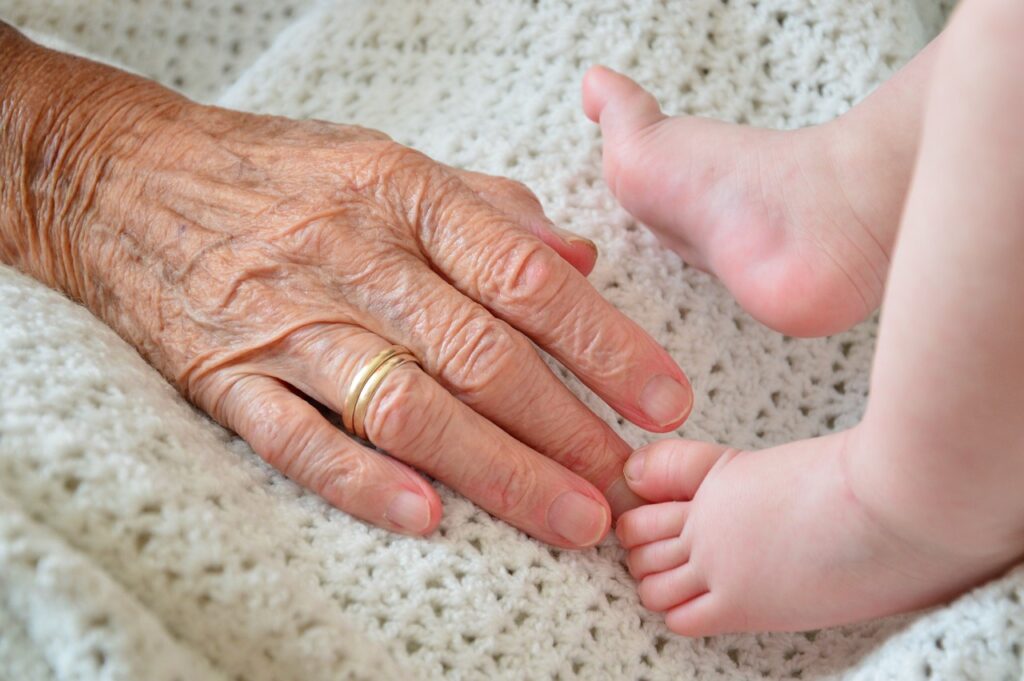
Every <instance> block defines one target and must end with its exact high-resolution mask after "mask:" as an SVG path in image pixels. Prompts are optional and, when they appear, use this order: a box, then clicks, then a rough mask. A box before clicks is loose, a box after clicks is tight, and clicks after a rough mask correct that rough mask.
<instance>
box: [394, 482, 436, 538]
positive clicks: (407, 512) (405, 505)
mask: <svg viewBox="0 0 1024 681" xmlns="http://www.w3.org/2000/svg"><path fill="white" fill-rule="evenodd" d="M384 518H385V519H386V520H388V521H390V522H391V523H393V524H395V525H397V526H398V527H399V528H401V529H403V530H405V531H406V532H412V533H414V534H420V533H422V532H423V531H424V530H425V529H427V527H428V526H429V525H430V504H428V503H427V500H426V499H425V498H423V495H422V494H416V493H415V492H409V491H407V490H402V491H401V492H399V493H398V494H396V495H395V498H394V499H392V500H391V504H390V505H389V506H388V510H387V511H385V512H384Z"/></svg>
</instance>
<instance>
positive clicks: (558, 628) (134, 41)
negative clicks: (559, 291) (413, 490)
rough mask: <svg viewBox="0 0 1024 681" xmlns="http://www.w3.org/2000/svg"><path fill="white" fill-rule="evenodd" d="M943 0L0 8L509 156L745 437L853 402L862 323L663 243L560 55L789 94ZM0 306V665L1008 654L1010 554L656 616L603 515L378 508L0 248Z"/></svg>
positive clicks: (718, 107) (461, 675) (466, 158)
mask: <svg viewBox="0 0 1024 681" xmlns="http://www.w3.org/2000/svg"><path fill="white" fill-rule="evenodd" d="M946 9H947V8H944V7H940V6H936V5H934V4H930V3H928V2H926V1H925V0H920V2H915V0H871V1H861V0H828V1H823V2H809V1H808V0H728V2H726V1H725V0H689V1H686V2H682V1H680V2H669V1H668V0H661V1H657V0H575V1H572V2H570V0H540V1H535V2H529V1H519V0H517V1H515V2H508V1H504V0H502V1H500V2H499V1H498V0H493V1H490V2H485V1H484V0H478V1H477V2H472V1H470V0H436V1H435V2H431V3H426V2H411V1H405V0H377V1H376V2H369V1H367V2H355V1H350V2H336V3H318V2H313V1H312V0H307V1H296V0H292V1H283V0H252V1H249V2H243V1H242V0H239V1H238V2H234V3H229V2H216V1H215V0H202V1H201V0H51V1H50V2H40V0H0V16H3V17H4V18H5V19H6V20H8V21H12V22H14V23H16V24H18V25H20V26H22V27H25V28H28V29H31V30H33V31H34V32H35V34H48V35H51V36H55V37H56V38H58V39H60V40H62V41H63V42H64V43H66V44H67V45H69V46H73V47H74V49H76V50H79V51H83V52H87V53H91V54H95V55H99V56H101V57H103V58H106V59H109V60H112V61H116V62H119V63H122V64H124V65H126V66H128V67H130V68H132V69H135V70H137V71H140V72H143V73H145V74H148V75H150V76H152V77H154V78H157V79H159V80H160V81H162V82H164V83H166V84H168V85H170V86H172V87H177V88H179V89H181V90H183V91H184V92H186V93H188V94H190V95H192V96H194V97H197V98H199V99H202V100H205V101H210V102H217V103H220V104H222V105H225V106H231V107H238V108H244V109H250V110H254V111H263V112H274V113H278V114H285V115H289V116H296V117H305V116H315V117H318V118H324V119H330V120H336V121H342V122H356V123H361V124H363V125H367V126H370V127H374V128H379V129H381V130H384V131H386V132H388V133H389V134H391V135H392V136H394V137H395V138H397V139H398V140H400V141H402V142H405V143H408V144H410V145H412V146H415V147H417V148H419V149H421V150H423V151H425V152H426V153H428V154H431V155H433V156H434V157H436V158H438V159H440V160H443V161H445V162H447V163H451V164H455V165H460V166H466V167H470V168H475V169H478V170H482V171H486V172H491V173H497V174H501V175H508V176H511V177H514V178H516V179H519V180H522V181H524V182H526V183H527V184H529V185H530V186H531V187H532V188H533V189H534V190H535V191H536V192H537V193H538V194H539V195H540V197H541V198H542V200H543V201H544V204H545V206H546V208H547V210H548V212H549V214H550V215H551V217H552V218H554V219H555V221H556V222H558V223H560V224H562V225H563V226H565V227H567V228H569V229H572V230H574V231H576V232H579V233H581V234H584V235H587V236H589V237H591V238H593V239H594V240H595V241H597V242H598V244H599V245H600V248H601V259H600V263H599V265H598V267H597V269H596V271H595V272H594V274H593V275H592V276H591V281H592V282H593V284H594V286H596V287H597V288H598V289H599V290H600V291H601V292H602V293H603V294H604V295H606V296H607V297H608V298H609V299H610V300H611V301H613V302H614V303H615V304H616V305H618V306H619V307H620V308H621V309H622V310H624V311H625V312H626V313H627V314H629V315H630V316H631V317H633V318H634V319H636V320H637V321H638V322H639V323H640V324H641V325H643V326H644V327H645V328H646V329H647V330H648V331H650V332H651V333H652V334H653V335H654V337H655V338H657V339H658V340H659V341H660V342H661V343H662V344H664V345H665V347H667V348H668V349H669V351H670V352H671V353H672V355H673V356H674V357H675V358H676V360H678V362H679V363H680V365H681V366H683V367H684V368H685V369H686V371H687V372H688V373H689V375H690V376H691V378H692V379H693V383H694V386H695V389H696V393H697V405H696V408H695V410H694V412H693V415H692V417H691V418H690V420H689V422H688V423H687V425H686V426H685V428H683V429H682V432H683V433H684V434H685V435H687V436H689V437H693V438H699V439H708V440H717V441H724V442H729V443H733V444H736V445H740V446H746V447H756V446H765V445H769V444H774V443H780V442H784V441H787V440H791V439H794V438H803V437H808V436H812V435H816V434H819V433H823V432H826V431H830V430H834V429H838V428H842V427H845V426H849V425H851V424H853V423H854V422H856V420H857V418H858V416H859V414H860V411H861V409H862V406H863V404H864V399H865V394H866V389H867V378H868V367H869V364H870V360H871V354H872V349H873V342H874V332H875V326H874V325H873V324H871V323H868V324H864V325H862V326H860V327H858V328H856V329H854V330H852V331H850V332H848V333H845V334H843V335H841V336H837V337H835V338H831V339H824V340H810V341H803V340H792V339H788V338H783V337H782V336H779V335H778V334H775V333H772V332H770V331H768V330H766V329H764V328H763V327H761V326H759V325H758V324H757V323H755V322H754V321H752V320H751V319H750V318H749V317H747V316H746V315H745V314H744V313H743V312H741V311H740V310H739V308H738V307H737V306H736V305H735V303H734V302H732V300H731V299H730V297H729V295H728V294H727V293H726V292H725V290H724V289H723V288H722V287H721V286H720V285H719V284H717V283H716V282H715V281H713V280H712V279H710V278H709V277H707V276H705V275H702V274H700V273H698V272H696V271H694V270H692V269H687V268H685V267H684V266H683V265H682V264H681V263H680V262H679V260H678V259H677V258H676V256H674V255H673V254H671V253H668V252H665V251H664V250H662V249H661V248H660V247H659V246H658V245H657V243H656V242H655V240H654V238H653V237H651V236H650V235H649V234H648V233H647V232H646V231H645V230H643V229H640V228H638V227H637V226H636V225H635V224H634V223H633V222H632V221H631V220H630V219H629V217H628V216H627V215H626V214H625V213H624V212H623V211H622V210H621V209H619V208H618V207H617V206H616V204H615V202H614V200H613V199H612V197H611V196H610V194H609V193H608V191H607V189H606V188H605V186H604V185H603V182H602V180H601V170H600V141H599V136H598V131H597V129H596V127H595V126H593V125H592V124H591V123H589V122H588V121H586V120H585V119H584V117H583V115H582V113H581V111H580V106H579V95H578V92H579V83H580V77H581V76H582V74H583V72H584V70H585V69H586V67H587V66H588V65H589V64H591V63H594V62H603V63H606V64H608V65H610V66H613V67H617V68H619V69H622V70H624V71H626V72H628V73H630V74H631V75H634V76H635V77H637V78H638V79H639V80H640V81H641V82H643V83H645V84H646V85H648V86H649V87H650V88H651V89H652V90H653V91H654V92H655V93H656V94H657V95H658V96H659V97H660V99H661V101H662V102H663V104H664V106H665V107H666V109H667V110H669V111H675V112H689V113H699V114H704V115H709V116H715V117H720V118H725V119H730V120H736V121H746V122H750V123H754V124H760V125H767V126H785V127H791V126H799V125H805V124H809V123H812V122H816V121H821V120H825V119H828V118H830V117H832V116H835V115H836V114H838V113H840V112H842V111H843V110H845V109H846V108H848V107H849V106H850V105H851V104H852V103H853V102H854V101H856V100H857V99H859V98H861V97H862V96H863V95H865V94H866V93H867V92H868V91H870V89H871V88H873V87H874V86H875V85H877V84H878V83H879V82H881V81H882V80H883V79H884V78H885V77H886V76H888V75H889V74H890V73H891V72H892V71H893V69H895V68H896V67H898V66H899V65H900V64H901V63H903V62H904V61H905V60H907V59H908V58H909V57H910V56H911V55H912V54H913V53H914V52H915V51H916V50H918V49H920V48H921V47H922V46H923V45H924V44H925V42H926V41H927V40H928V39H929V38H930V37H931V36H932V35H934V33H935V32H936V31H937V30H938V27H939V26H940V25H941V22H942V20H943V16H944V14H945V10H946ZM0 321H2V324H0V679H3V680H8V679H10V680H16V681H23V680H27V681H36V680H39V681H49V680H51V679H53V680H58V679H59V680H64V679H85V680H89V681H92V680H99V679H111V680H113V679H118V680H120V679H126V680H129V679H130V680H147V681H148V680H153V681H165V680H166V681H170V680H172V679H180V680H182V681H184V680H188V681H206V680H207V679H225V680H236V679H237V680H242V679H244V680H246V681H260V680H274V681H290V680H300V679H301V680H303V681H320V680H326V679H343V678H366V679H370V678H372V679H391V678H398V679H403V680H404V679H412V678H417V679H418V678H423V679H439V678H452V679H560V680H562V681H569V680H571V679H587V680H590V679H598V680H600V679H629V680H640V679H647V680H650V681H656V680H662V679H696V678H699V679H702V680H709V681H710V680H714V679H730V680H732V679H804V680H805V681H806V680H809V679H840V678H842V679H863V680H865V681H867V680H875V679H899V680H901V681H903V680H913V679H993V680H1002V679H1018V678H1020V677H1021V674H1022V661H1021V645H1022V641H1024V604H1022V602H1021V601H1022V597H1024V570H1017V571H1016V572H1013V573H1011V574H1010V575H1008V576H1005V577H1003V578H1001V579H998V580H996V581H994V582H992V583H990V584H988V585H986V586H983V587H981V588H979V589H976V590H975V591H973V592H971V593H969V594H967V595H965V596H963V597H961V598H960V599H958V600H957V601H955V602H954V603H953V604H951V605H948V606H945V607H941V608H938V609H935V610H932V611H931V612H928V613H925V614H922V615H918V616H914V617H904V618H896V619H890V620H886V621H880V622H874V623H869V624H866V625H861V626H855V627H846V628H840V629H834V630H827V631H820V632H816V633H809V634H775V635H743V636H721V637H715V638H708V639H698V640H689V639H684V638H679V637H676V636H674V635H672V634H671V633H670V632H669V631H668V630H667V629H665V628H664V626H663V625H662V624H661V622H660V620H659V618H658V617H657V616H655V615H651V614H649V613H646V612H644V610H643V609H642V608H641V606H640V604H639V602H638V600H637V596H636V592H635V585H634V583H633V581H632V579H630V577H629V575H628V574H627V572H626V571H625V569H624V568H623V565H622V558H623V554H622V551H621V550H620V548H619V547H618V546H617V544H616V543H615V541H614V539H610V540H608V541H606V542H605V544H604V545H603V546H601V547H600V548H598V549H595V550H591V551H586V552H581V553H574V552H566V551H555V550H552V549H550V548H548V547H546V546H542V545H540V544H539V543H537V542H534V541H532V540H531V539H529V538H527V537H525V536H524V535H522V534H521V533H520V532H518V531H516V530H514V529H512V528H510V527H509V526H507V525H505V524H503V523H501V522H498V521H495V520H494V519H492V518H491V517H489V516H488V515H487V514H485V513H483V512H481V511H479V510H478V509H476V508H475V507H474V506H473V505H472V504H470V503H468V502H467V501H465V500H464V499H462V498H460V497H459V496H457V495H454V494H452V493H450V492H448V491H447V490H442V497H443V499H444V502H445V519H444V521H443V523H442V525H441V528H440V530H439V531H438V532H437V533H436V534H435V535H434V536H432V537H430V538H427V539H410V538H403V537H397V536H393V535H389V534H387V533H386V532H383V531H379V530H376V529H373V528H370V527H368V526H366V525H365V524H363V523H361V522H358V521H356V520H353V519H351V518H349V517H347V516H346V515H345V514H343V513H340V512H338V511H335V510H332V509H330V508H328V507H327V506H326V505H325V504H324V503H323V502H322V501H320V500H319V499H318V498H316V497H315V496H313V495H311V494H307V493H305V492H303V491H302V490H300V489H299V488H298V487H296V486H295V485H294V484H292V483H291V482H289V481H287V480H285V479H284V478H283V477H282V476H280V475H279V474H277V473H276V472H274V471H273V470H272V469H270V468H269V467H268V466H266V465H264V464H263V463H262V462H261V461H260V460H259V459H258V458H257V457H255V456H254V455H253V454H252V452H251V451H250V450H249V448H248V447H247V446H246V445H245V444H244V443H243V442H241V441H239V440H238V439H237V438H234V437H233V436H232V435H231V434H229V433H227V432H225V431H224V430H223V429H221V428H219V427H218V426H216V425H214V424H213V423H211V422H210V421H209V420H208V419H206V418H205V417H204V416H202V415H201V414H199V413H197V412H196V411H194V410H193V409H192V408H190V407H189V406H188V405H187V404H186V403H185V402H184V401H183V400H182V399H181V398H180V397H178V396H177V394H176V393H175V391H174V390H173V389H172V388H171V387H170V386H169V385H167V384H166V383H165V382H164V381H163V380H162V379H161V378H160V376H159V375H158V374H157V373H156V372H155V371H154V370H152V369H151V368H150V367H149V366H148V365H147V364H146V363H145V362H144V361H143V360H142V359H140V358H139V356H138V355H137V354H136V353H135V352H134V351H133V350H132V349H131V348H130V347H129V346H127V345H126V344H125V343H124V342H123V341H121V340H120V338H118V337H117V336H116V335H115V334H114V333H113V332H112V331H111V330H109V329H108V328H107V327H105V326H104V325H103V324H102V323H100V322H99V321H97V320H96V319H95V318H94V317H93V316H92V315H91V314H90V313H88V312H87V311H86V310H85V309H83V308H81V307H79V306H77V305H75V304H73V303H71V302H69V301H68V300H66V299H65V298H63V297H62V296H61V295H59V294H57V293H54V292H52V291H49V290H47V289H46V288H44V287H42V286H40V285H39V284H37V283H35V282H33V281H32V280H30V279H28V278H27V277H25V276H23V275H21V274H18V273H16V272H14V271H13V270H11V269H8V268H3V267H0ZM570 383H571V384H572V386H573V387H574V389H576V390H577V391H578V392H579V393H580V394H582V395H584V399H586V401H587V403H588V404H589V405H590V406H591V407H592V408H593V409H594V410H595V411H596V412H597V413H598V414H600V415H601V416H602V417H605V418H607V419H609V420H611V421H612V422H613V423H618V425H619V426H620V430H621V432H622V433H623V435H624V436H625V437H626V438H627V439H628V440H630V441H631V442H633V443H635V444H639V443H642V442H644V441H645V440H649V439H651V436H650V435H648V434H645V433H643V432H641V431H639V430H638V429H636V428H633V427H632V426H629V425H628V424H623V422H622V420H621V419H617V418H616V417H615V415H614V414H613V413H612V412H611V411H610V410H609V409H608V408H607V407H606V406H604V405H603V404H601V403H600V402H599V401H598V400H597V399H595V398H594V397H593V396H592V395H590V394H589V393H587V392H586V391H585V390H583V389H582V388H581V387H580V386H579V384H578V383H576V382H574V381H570ZM508 399H509V400H515V399H517V396H516V395H509V396H508ZM764 531H765V532H771V531H773V528H771V527H765V528H764ZM765 588H771V585H770V584H766V585H765Z"/></svg>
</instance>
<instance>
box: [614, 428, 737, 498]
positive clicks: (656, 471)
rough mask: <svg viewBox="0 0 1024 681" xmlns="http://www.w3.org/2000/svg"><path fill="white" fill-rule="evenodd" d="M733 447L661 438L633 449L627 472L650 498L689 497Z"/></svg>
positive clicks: (632, 483)
mask: <svg viewBox="0 0 1024 681" xmlns="http://www.w3.org/2000/svg"><path fill="white" fill-rule="evenodd" d="M727 451H729V449H728V448H727V447H723V446H721V445H715V444H711V443H708V442H697V441H695V440H661V441H660V442H654V443H652V444H649V445H647V446H646V447H641V448H640V449H638V450H637V451H635V452H633V455H632V456H630V457H629V460H628V461H627V462H626V467H625V469H624V471H623V474H624V475H625V477H626V482H627V484H629V487H630V489H632V490H633V491H634V492H636V493H637V494H639V495H640V496H641V497H643V498H644V499H647V500H648V501H689V500H690V499H692V498H693V497H694V496H695V495H696V494H697V490H698V489H699V488H700V484H701V482H703V481H704V477H705V476H706V475H707V474H708V472H709V471H710V470H711V469H712V467H713V466H714V465H715V463H716V462H717V461H718V460H719V459H720V458H721V457H722V455H723V454H725V453H726V452H727Z"/></svg>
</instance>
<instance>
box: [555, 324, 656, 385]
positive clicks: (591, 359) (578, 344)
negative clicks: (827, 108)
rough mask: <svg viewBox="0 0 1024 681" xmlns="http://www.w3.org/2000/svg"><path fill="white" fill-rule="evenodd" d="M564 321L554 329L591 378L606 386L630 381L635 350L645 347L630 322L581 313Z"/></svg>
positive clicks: (635, 364)
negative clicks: (584, 315)
mask: <svg viewBox="0 0 1024 681" xmlns="http://www.w3.org/2000/svg"><path fill="white" fill-rule="evenodd" d="M567 321H569V324H571V326H566V327H565V328H561V329H557V331H558V333H559V336H560V337H561V338H563V339H565V341H564V342H565V343H566V344H567V345H568V346H569V347H568V348H567V352H568V353H569V355H570V356H572V357H574V358H576V359H577V361H578V362H579V364H580V366H581V368H582V369H583V370H584V371H585V373H586V374H587V375H588V376H590V377H591V380H594V381H597V382H599V383H601V384H605V385H619V384H622V383H625V382H628V381H629V380H630V377H631V373H632V371H633V369H634V367H636V366H637V363H636V362H635V361H631V360H635V359H636V357H637V353H638V349H641V348H644V347H647V345H646V344H645V343H643V342H642V341H643V339H642V338H637V334H636V333H634V331H633V328H632V325H631V323H629V322H628V321H626V320H616V319H609V318H606V317H595V318H586V317H582V316H576V317H574V318H573V319H572V320H567ZM623 322H625V323H623Z"/></svg>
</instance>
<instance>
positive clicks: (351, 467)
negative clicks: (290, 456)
mask: <svg viewBox="0 0 1024 681" xmlns="http://www.w3.org/2000/svg"><path fill="white" fill-rule="evenodd" d="M301 466H302V467H301V471H300V472H298V473H297V476H296V479H297V480H299V481H301V482H302V484H304V485H306V486H307V487H309V488H310V489H311V490H313V491H314V492H316V493H317V494H319V495H320V496H322V497H324V498H325V499H327V500H328V501H330V502H331V503H333V504H335V505H342V504H343V503H344V502H345V500H347V498H348V491H349V490H352V489H357V488H359V487H360V486H362V485H365V484H366V481H367V479H368V478H369V475H370V467H369V465H368V463H367V461H366V459H365V458H363V457H361V456H356V455H353V454H351V453H349V454H345V453H342V452H338V451H331V450H324V451H323V452H310V455H309V456H307V457H304V460H303V461H302V462H301ZM298 475H301V477H298Z"/></svg>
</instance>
